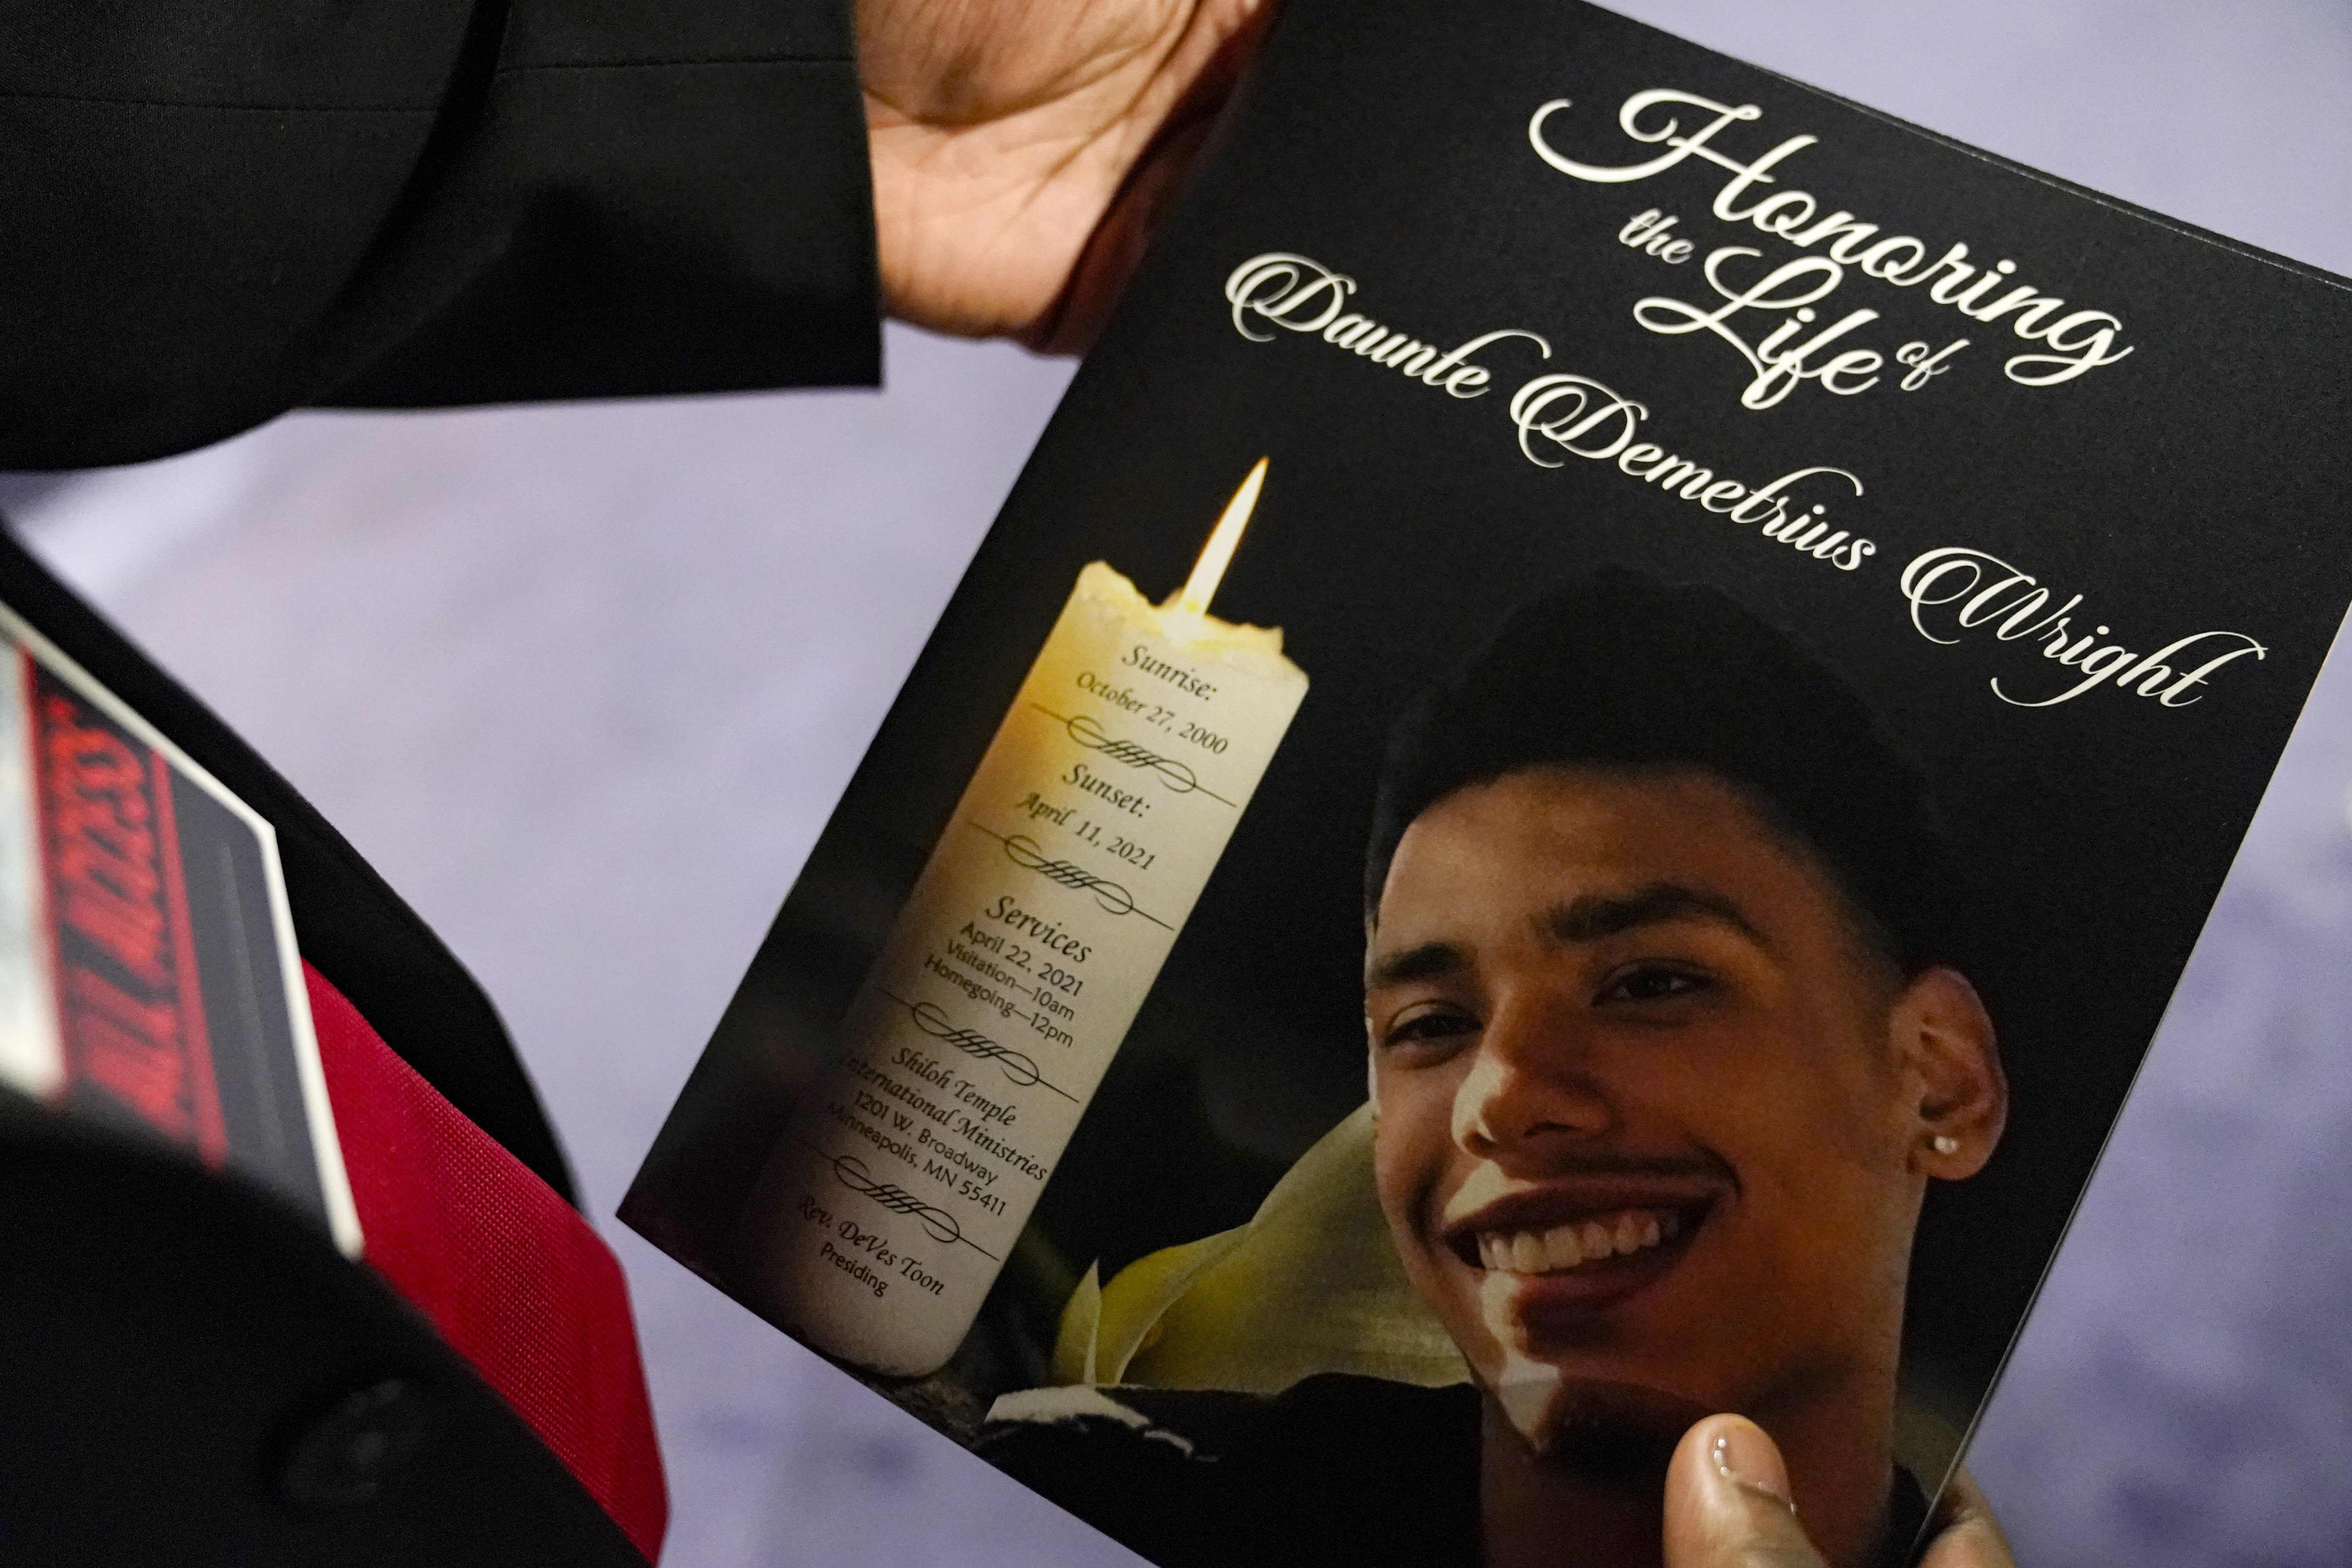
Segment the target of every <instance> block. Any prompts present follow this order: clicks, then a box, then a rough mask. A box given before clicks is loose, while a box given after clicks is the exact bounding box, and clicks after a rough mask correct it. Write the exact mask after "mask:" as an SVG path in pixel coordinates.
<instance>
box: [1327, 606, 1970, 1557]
mask: <svg viewBox="0 0 2352 1568" xmlns="http://www.w3.org/2000/svg"><path fill="white" fill-rule="evenodd" d="M1367 895H1368V897H1367V920H1368V929H1369V932H1370V941H1369V950H1368V953H1367V958H1366V966H1365V974H1366V983H1365V1025H1366V1028H1367V1031H1368V1034H1369V1038H1370V1054H1371V1077H1372V1094H1373V1103H1374V1106H1375V1110H1376V1113H1377V1116H1378V1119H1379V1120H1378V1123H1377V1131H1376V1132H1375V1135H1374V1163H1375V1169H1376V1172H1377V1179H1378V1184H1379V1187H1380V1196H1381V1208H1382V1211H1383V1213H1384V1214H1385V1215H1386V1216H1387V1219H1388V1222H1389V1226H1390V1230H1391V1235H1392V1237H1393V1238H1394V1240H1395V1242H1396V1247H1397V1251H1398V1254H1399V1256H1400V1258H1402V1261H1403V1263H1404V1266H1405V1269H1406V1272H1407V1273H1408V1275H1410V1277H1411V1278H1412V1281H1413V1284H1414V1286H1415V1287H1416V1289H1418V1290H1419V1292H1420V1293H1421V1295H1422V1296H1423V1299H1424V1300H1426V1301H1427V1302H1428V1303H1429V1305H1430V1306H1431V1307H1432V1309H1433V1310H1435V1312H1436V1313H1437V1315H1438V1316H1439V1318H1440V1319H1441V1320H1442V1321H1444V1324H1445V1326H1446V1328H1447V1330H1448V1331H1449V1332H1450V1333H1451V1334H1452V1336H1453V1338H1454V1342H1455V1343H1456V1344H1457V1345H1458V1346H1460V1347H1461V1350H1462V1352H1463V1354H1464V1356H1465V1358H1466V1359H1467V1360H1468V1362H1469V1363H1470V1365H1471V1368H1472V1371H1473V1374H1474V1377H1475V1381H1476V1383H1477V1384H1478V1386H1479V1388H1480V1390H1481V1393H1482V1394H1483V1397H1484V1408H1483V1411H1482V1423H1483V1431H1482V1437H1481V1484H1480V1492H1481V1501H1482V1508H1481V1521H1482V1526H1483V1530H1484V1533H1485V1538H1486V1561H1487V1562H1488V1563H1539V1562H1558V1561H1560V1560H1561V1558H1560V1543H1561V1542H1566V1541H1570V1540H1576V1539H1580V1538H1581V1539H1582V1540H1584V1541H1587V1542H1593V1543H1594V1544H1596V1545H1597V1544H1598V1543H1599V1542H1601V1541H1603V1540H1609V1541H1616V1542H1622V1550H1621V1551H1620V1552H1618V1553H1616V1554H1613V1555H1610V1556H1607V1557H1606V1559H1605V1560H1609V1561H1625V1562H1639V1561H1643V1560H1645V1559H1646V1558H1647V1557H1649V1556H1652V1555H1654V1553H1655V1552H1656V1550H1657V1546H1656V1541H1657V1535H1656V1530H1657V1521H1656V1512H1655V1510H1656V1492H1655V1489H1654V1476H1655V1474H1656V1473H1657V1470H1658V1468H1660V1467H1661V1466H1662V1465H1663V1461H1664V1457H1665V1455H1666V1454H1667V1453H1669V1452H1670V1451H1671V1448H1672V1446H1673V1444H1674V1441H1675V1438H1676V1437H1677V1436H1679V1435H1680V1434H1681V1433H1682V1432H1683V1431H1684V1430H1685V1428H1686V1427H1688V1426H1689V1425H1690V1424H1691V1423H1692V1422H1693V1421H1696V1419H1698V1418H1699V1417H1700V1416H1702V1415H1706V1414H1707V1413H1708V1412H1710V1411H1715V1410H1736V1411H1738V1412H1740V1413H1742V1414H1744V1415H1749V1416H1751V1417H1753V1418H1754V1419H1755V1420H1756V1421H1758V1422H1759V1424H1760V1425H1762V1426H1764V1427H1765V1428H1766V1429H1767V1430H1768V1431H1769V1432H1770V1433H1771V1434H1772V1435H1773V1436H1774V1437H1775V1438H1776V1439H1777V1440H1778V1441H1779V1442H1780V1444H1781V1446H1782V1447H1783V1448H1784V1450H1785V1451H1786V1452H1787V1454H1788V1456H1789V1461H1790V1473H1791V1475H1792V1478H1793V1479H1794V1482H1795V1489H1796V1499H1797V1503H1798V1509H1799V1516H1800V1518H1801V1519H1802V1520H1803V1521H1804V1522H1805V1525H1806V1528H1807V1530H1808V1532H1809V1533H1810V1534H1811V1536H1812V1537H1813V1539H1814V1541H1815V1542H1816V1544H1817V1545H1818V1546H1820V1547H1821V1549H1822V1551H1823V1552H1824V1554H1825V1555H1826V1556H1828V1558H1829V1559H1830V1561H1832V1563H1863V1562H1866V1561H1870V1560H1871V1559H1872V1558H1873V1556H1874V1553H1876V1552H1880V1551H1882V1550H1892V1551H1895V1552H1900V1551H1901V1550H1903V1549H1904V1548H1906V1547H1907V1546H1908V1545H1909V1533H1910V1532H1909V1530H1908V1529H1906V1528H1904V1526H1905V1525H1906V1523H1907V1524H1916V1502H1915V1501H1914V1499H1915V1498H1916V1487H1915V1486H1914V1485H1913V1483H1912V1482H1911V1481H1910V1480H1909V1479H1908V1478H1907V1477H1903V1476H1901V1475H1899V1474H1898V1472H1897V1471H1896V1468H1895V1462H1894V1457H1893V1439H1894V1430H1895V1374H1896V1365H1897V1361H1898V1355H1899V1345H1900V1338H1901V1330H1902V1321H1903V1307H1904V1296H1905V1282H1906V1273H1907V1270H1908V1266H1909V1258H1910V1251H1911V1239H1912V1234H1913V1231H1914V1228H1915V1226H1916V1223H1917V1219H1918V1215H1919V1209H1920V1205H1921V1201H1922V1198H1923V1196H1924V1194H1925V1190H1926V1186H1927V1183H1928V1182H1930V1181H1935V1180H1947V1181H1948V1180H1958V1179H1960V1178H1964V1177H1967V1176H1969V1175H1972V1174H1974V1173H1976V1172H1977V1171H1978V1170H1979V1168H1981V1167H1982V1165H1983V1164H1984V1163H1985V1161H1986V1160H1987V1159H1988V1158H1989V1157H1990V1154H1991V1152H1992V1150H1993V1146H1994V1144H1995V1142H1997V1141H1998V1139H1999V1137H2000V1130H2001V1126H2002V1122H2003V1121H2004V1118H2005V1111H2006V1096H2005V1092H2004V1088H2003V1080H2002V1076H2001V1071H2000V1060H1999V1056H1998V1052H1997V1047H1996V1045H1995V1040H1994V1034H1993V1027H1992V1023H1991V1020H1990V1018H1989V1017H1988V1016H1987V1014H1986V1011H1985V1008H1984V1006H1983V1005H1982V1004H1981V1002H1980V1001H1979V998H1978V994H1977V992H1976V990H1975V988H1974V987H1973V986H1972V985H1971V984H1970V983H1969V980H1968V979H1967V978H1966V976H1965V975H1964V974H1963V973H1961V971H1960V969H1959V968H1958V967H1956V963H1957V962H1958V953H1959V951H1960V949H1959V946H1958V943H1959V942H1960V941H1961V940H1962V939H1961V933H1960V931H1958V930H1957V929H1956V927H1957V925H1958V916H1959V911H1960V910H1962V909H1963V908H1965V900H1964V899H1963V898H1962V896H1961V893H1960V879H1959V878H1958V875H1957V872H1956V868H1955V867H1954V866H1953V864H1952V858H1951V853H1950V850H1949V847H1948V844H1947V842H1946V840H1945V838H1944V836H1943V835H1942V833H1941V832H1940V831H1939V830H1938V828H1937V823H1936V820H1935V817H1934V814H1933V808H1932V805H1931V804H1930V802H1929V800H1928V797H1927V790H1926V788H1925V786H1924V784H1923V783H1922V781H1921V780H1920V779H1919V778H1918V776H1917V774H1916V773H1915V772H1914V771H1913V770H1912V769H1911V768H1910V767H1909V766H1907V765H1906V763H1905V762H1904V761H1903V760H1902V758H1901V757H1900V755H1899V754H1898V753H1897V752H1895V749H1894V748H1893V747H1892V746H1891V745H1890V744H1889V743H1888V742H1887V741H1886V740H1885V737H1884V735H1883V733H1882V732H1881V731H1880V730H1879V728H1878V727H1877V725H1876V724H1875V723H1874V721H1873V720H1872V717H1871V715H1870V714H1869V712H1868V711H1867V710H1866V709H1864V706H1863V704H1862V702H1861V700H1860V699H1859V698H1858V697H1856V696H1855V695H1854V694H1853V691H1852V690H1851V689H1849V688H1848V687H1847V686H1846V685H1845V684H1844V683H1843V681H1842V680H1840V679H1838V678H1837V677H1836V676H1835V675H1833V674H1832V673H1831V671H1830V670H1829V669H1828V668H1826V667H1824V666H1822V665H1821V664H1820V663H1819V662H1818V661H1816V660H1814V659H1813V658H1811V656H1810V655H1808V654H1807V653H1806V652H1805V651H1804V650H1802V649H1801V648H1800V647H1798V646H1797V645H1796V644H1795V643H1794V642H1792V641H1791V640H1790V638H1788V637H1785V636H1784V635H1782V634H1780V632H1778V631H1775V630H1774V629H1772V628H1771V627H1769V626H1766V625H1764V624H1763V623H1762V622H1760V621H1759V620H1757V619H1756V618H1755V617H1753V616H1749V615H1748V613H1747V612H1745V611H1744V610H1742V609H1740V608H1739V607H1738V606H1737V605H1734V604H1733V603H1732V602H1731V601H1730V600H1729V599H1728V598H1727V597H1725V596H1723V595H1720V594H1718V593H1716V592H1715V591H1713V590H1710V589H1705V588H1692V587H1684V588H1670V587H1665V586H1664V585H1661V584H1657V583H1655V582H1654V581H1652V580H1650V579H1647V578H1644V577H1641V576H1639V575H1636V574H1633V573H1630V572H1624V571H1604V572H1601V573H1597V574H1593V575H1591V576H1589V577H1586V578H1583V579H1580V580H1579V581H1576V582H1574V583H1571V584H1568V585H1566V586H1564V587H1562V588H1559V589H1558V590H1555V591H1554V592H1552V593H1550V594H1548V595H1544V596H1543V597H1541V598H1539V599H1538V600H1536V601H1534V602H1533V603H1531V604H1528V605H1524V606H1522V607H1521V609H1520V610H1519V611H1518V612H1517V614H1516V615H1515V616H1513V617H1512V619H1511V620H1510V622H1509V623H1508V624H1507V626H1505V627H1504V628H1503V629H1502V631H1501V632H1500V634H1499V635H1498V636H1497V637H1496V638H1495V639H1494V640H1493V641H1492V642H1490V643H1489V644H1488V645H1487V646H1486V647H1484V648H1483V649H1481V650H1480V651H1479V652H1478V653H1477V654H1476V655H1475V656H1474V657H1473V658H1471V659H1470V660H1469V661H1468V662H1467V663H1466V664H1465V666H1464V667H1463V668H1460V669H1459V670H1457V671H1456V672H1455V673H1454V675H1453V676H1452V677H1451V678H1450V679H1447V680H1446V681H1444V683H1443V684H1442V685H1441V686H1440V687H1439V688H1438V689H1436V690H1434V691H1433V692H1432V693H1430V694H1429V696H1428V697H1426V698H1425V699H1424V700H1423V701H1422V702H1421V703H1420V704H1419V705H1418V706H1417V707H1416V709H1415V710H1414V711H1413V712H1412V714H1410V715H1409V716H1408V717H1407V719H1406V721H1404V723H1403V724H1402V726H1401V727H1400V731H1399V734H1398V738H1397V742H1396V745H1395V747H1394V750H1393V752H1392V753H1391V762H1390V766H1389V769H1388V771H1387V773H1386V775H1385V777H1384V780H1383V786H1382V790H1381V804H1380V807H1379V816H1378V819H1377V821H1376V824H1375V826H1374V831H1373V837H1372V843H1371V849H1370V857H1369V864H1368V874H1367ZM1629 1479H1632V1480H1633V1481H1635V1482H1636V1484H1634V1485H1632V1486H1628V1485H1627V1484H1625V1483H1626V1482H1627V1481H1628V1480H1629ZM1906 1513H1908V1514H1910V1515H1911V1517H1910V1519H1909V1520H1908V1521H1906V1520H1904V1519H1903V1518H1901V1517H1900V1516H1902V1515H1904V1514H1906ZM1895 1537H1900V1539H1899V1540H1898V1539H1895ZM1579 1560H1580V1561H1588V1562H1597V1561H1602V1560H1604V1557H1603V1554H1601V1553H1599V1552H1592V1551H1591V1550H1590V1549H1589V1548H1588V1549H1587V1550H1586V1551H1585V1552H1580V1553H1579Z"/></svg>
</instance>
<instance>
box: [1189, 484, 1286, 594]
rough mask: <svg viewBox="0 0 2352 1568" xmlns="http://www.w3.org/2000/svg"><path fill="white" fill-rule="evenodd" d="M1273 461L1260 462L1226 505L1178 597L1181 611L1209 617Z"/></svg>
mask: <svg viewBox="0 0 2352 1568" xmlns="http://www.w3.org/2000/svg"><path fill="white" fill-rule="evenodd" d="M1270 460H1271V459H1269V458H1259V459H1258V460H1257V467H1255V468H1252V469H1251V470H1250V471H1249V478H1247V479H1244V480H1243V481H1242V488H1241V489H1237V490H1235V491H1234V499H1233V500H1229V501H1227V502H1226V503H1225V514H1224V515H1223V517H1221V518H1219V519H1217V527H1216V531H1214V532H1213V533H1211V534H1210V535H1209V542H1208V543H1206V544H1204V545H1202V547H1201V559H1200V560H1198V561H1196V562H1194V563H1192V575H1191V576H1190V577H1187V578H1186V579H1185V580H1184V591H1183V592H1182V593H1181V594H1179V595H1176V605H1177V608H1179V609H1181V610H1185V611H1189V612H1190V613H1192V615H1196V616H1205V615H1207V614H1208V613H1209V601H1210V600H1211V599H1213V598H1214V597H1216V594H1217V584H1220V583H1222V582H1223V581H1224V580H1225V568H1226V567H1227V566H1230V565H1232V564H1233V560H1234V546H1235V545H1237V544H1239V543H1240V542H1242V530H1243V529H1244V528H1247V527H1248V526H1249V520H1250V513H1251V511H1252V510H1255V508H1256V506H1257V492H1258V491H1259V490H1261V489H1265V466H1266V464H1267V462H1269V461H1270Z"/></svg>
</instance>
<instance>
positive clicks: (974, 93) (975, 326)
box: [856, 0, 1273, 351]
mask: <svg viewBox="0 0 2352 1568" xmlns="http://www.w3.org/2000/svg"><path fill="white" fill-rule="evenodd" d="M1272 12H1273V6H1272V5H1271V4H1269V3H1268V0H859V4H858V5H857V19H856V26H857V48H858V69H859V75H860V78H861V79H862V82H863V85H864V88H865V94H866V128H867V132H868V137H869V141H870V144H871V148H872V153H873V163H874V211H875V222H876V229H877V237H878V240H879V245H880V253H881V268H882V291H883V298H884V301H885V303H886V305H887V308H888V310H889V311H890V313H891V314H893V315H895V316H898V317H899V318H900V319H902V320H905V321H911V322H913V323H914V324H915V325H917V326H922V327H929V328H932V329H934V330H937V331H946V332H953V333H956V334H959V335H961V336H968V337H991V336H1000V335H1001V336H1009V337H1013V338H1016V339H1018V340H1020V341H1021V342H1024V343H1026V344H1027V345H1028V346H1030V347H1031V348H1034V349H1039V350H1048V351H1062V350H1075V349H1077V348H1082V347H1084V346H1085V344H1086V343H1087V341H1088V340H1090V339H1091V338H1092V337H1093V335H1094V333H1095V331H1096V330H1097V328H1098V327H1099V326H1100V325H1101V323H1102V320H1103V318H1104V316H1105V315H1106V314H1107V313H1108V310H1109V308H1110V305H1111V302H1112V300H1114V299H1115V298H1116V297H1117V294H1118V289H1119V286H1120V285H1121V284H1122V283H1123V282H1124V281H1125V279H1126V278H1127V275H1128V274H1129V272H1130V271H1131V270H1132V269H1133V268H1134V266H1135V263H1136V261H1137V259H1138V258H1139V257H1140V255H1141V254H1142V249H1143V242H1144V239H1145V237H1146V236H1147V234H1148V232H1149V230H1150V225H1151V222H1152V220H1153V218H1154V217H1155V216H1157V214H1158V212H1159V210H1160V206H1161V205H1163V204H1164V202H1165V201H1166V199H1167V198H1168V196H1169V195H1171V192H1172V191H1173V189H1174V188H1175V185H1176V184H1177V182H1178V180H1179V178H1180V177H1181V174H1182V172H1183V170H1184V169H1185V167H1186V166H1187V165H1188V164H1189V163H1190V162H1191V160H1192V154H1193V153H1194V152H1195V151H1197V149H1198V147H1199V145H1200V143H1201V141H1202V137H1203V136H1204V135H1205V133H1206V132H1207V129H1208V125H1209V121H1210V120H1211V117H1212V116H1213V114H1214V112H1215V110H1216V109H1217V108H1218V106H1219V105H1220V104H1222V103H1223V100H1224V99H1225V96H1226V94H1227V93H1228V92H1229V91H1230V90H1231V89H1232V87H1233V84H1234V79H1236V78H1237V77H1238V75H1239V73H1240V69H1241V66H1242V63H1243V61H1244V59H1245V58H1247V56H1248V54H1249V52H1250V50H1251V49H1252V48H1253V47H1255V43H1256V41H1257V39H1258V37H1259V36H1260V35H1261V34H1262V33H1263V32H1264V30H1265V24H1266V23H1267V22H1268V21H1269V20H1270V18H1271V16H1272Z"/></svg>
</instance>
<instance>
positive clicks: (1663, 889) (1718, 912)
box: [1539, 882, 1772, 947]
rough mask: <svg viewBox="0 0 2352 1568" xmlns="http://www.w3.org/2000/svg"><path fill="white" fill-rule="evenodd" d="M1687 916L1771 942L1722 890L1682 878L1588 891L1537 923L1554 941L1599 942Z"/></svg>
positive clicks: (1555, 907)
mask: <svg viewBox="0 0 2352 1568" xmlns="http://www.w3.org/2000/svg"><path fill="white" fill-rule="evenodd" d="M1686 920H1702V921H1717V922H1718V923H1720V924H1723V925H1727V926H1729V927H1731V928H1732V929H1733V930H1734V931H1738V932H1739V933H1740V934H1741V935H1743V936H1745V937H1747V938H1748V940H1749V941H1751V942H1755V943H1757V944H1758V945H1759V946H1760V947H1769V946H1771V945H1772V944H1771V943H1770V942H1768V941H1767V940H1766V939H1765V936H1764V933H1763V932H1762V931H1758V930H1757V929H1756V927H1755V925H1754V924H1753V923H1751V922H1750V921H1749V920H1748V917H1747V916H1746V915H1745V914H1742V913H1741V912H1740V910H1739V906H1738V904H1735V903H1733V902H1732V901H1731V900H1729V899H1727V898H1725V897H1724V896H1723V895H1722V894H1720V893H1710V892H1707V891H1706V890H1705V889H1698V888H1688V887H1685V886H1684V885H1682V884H1681V883H1679V882H1653V883H1651V884H1650V885H1649V886H1648V887H1646V888H1643V889H1640V890H1638V891H1636V892H1632V893H1617V894H1605V893H1587V894H1585V895H1584V896H1583V897H1582V898H1580V899H1575V900H1570V902H1568V903H1564V904H1555V905H1553V906H1552V907H1551V908H1550V909H1549V910H1545V911H1544V912H1543V914H1542V915H1541V916H1540V917H1539V923H1540V924H1541V926H1542V928H1543V931H1544V934H1545V935H1546V936H1549V937H1550V938H1551V939H1552V940H1553V941H1555V942H1599V941H1600V940H1601V938H1603V937H1611V936H1615V935H1617V934H1618V933H1620V932H1622V931H1637V930H1639V929H1640V928H1642V927H1643V926H1653V925H1664V924H1665V923H1667V922H1668V921H1686Z"/></svg>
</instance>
